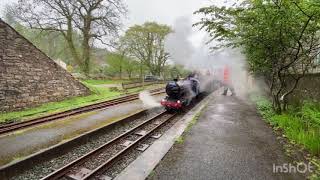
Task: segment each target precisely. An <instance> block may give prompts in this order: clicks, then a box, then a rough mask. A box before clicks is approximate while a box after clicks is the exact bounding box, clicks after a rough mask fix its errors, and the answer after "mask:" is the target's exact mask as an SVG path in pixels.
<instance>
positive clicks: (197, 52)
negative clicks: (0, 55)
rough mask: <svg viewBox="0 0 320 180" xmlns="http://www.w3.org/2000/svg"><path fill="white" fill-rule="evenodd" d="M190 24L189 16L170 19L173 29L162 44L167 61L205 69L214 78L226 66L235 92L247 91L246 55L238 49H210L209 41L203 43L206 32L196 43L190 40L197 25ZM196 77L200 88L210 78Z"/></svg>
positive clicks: (219, 74) (218, 76)
mask: <svg viewBox="0 0 320 180" xmlns="http://www.w3.org/2000/svg"><path fill="white" fill-rule="evenodd" d="M192 24H193V23H192V21H191V18H189V17H181V18H178V19H177V20H176V22H175V23H174V25H173V30H174V33H172V34H171V35H170V36H169V37H168V39H167V41H166V46H165V47H166V50H167V51H168V52H169V53H170V56H171V61H172V62H173V63H174V64H180V65H183V66H184V67H185V68H187V69H189V70H192V71H198V72H201V73H202V74H206V73H207V72H208V73H209V74H211V75H214V79H219V80H223V69H224V67H225V66H228V67H229V69H230V76H231V80H232V82H233V86H234V87H235V90H236V93H237V94H239V93H240V94H241V93H242V92H244V93H245V92H247V90H248V87H249V86H248V81H249V80H248V79H249V75H248V73H247V70H246V69H247V66H246V59H245V57H244V56H243V55H242V53H241V50H240V49H232V48H225V49H220V50H217V51H212V50H211V49H210V46H212V44H209V45H208V44H207V42H208V40H209V39H210V37H208V36H203V37H202V40H201V41H199V42H200V43H199V44H198V45H195V44H193V43H192V41H191V40H190V39H191V38H192V37H193V36H194V33H193V32H194V31H198V29H197V28H192ZM200 39H201V38H200ZM200 81H201V84H200V85H201V89H205V88H206V86H207V84H210V82H211V81H212V79H209V78H207V77H204V78H202V80H200ZM204 81H205V82H204Z"/></svg>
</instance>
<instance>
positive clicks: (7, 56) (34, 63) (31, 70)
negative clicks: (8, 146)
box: [0, 19, 90, 112]
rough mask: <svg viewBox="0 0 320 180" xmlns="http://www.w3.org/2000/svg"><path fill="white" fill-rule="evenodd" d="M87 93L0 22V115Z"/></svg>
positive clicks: (11, 29)
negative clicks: (0, 113) (4, 112)
mask: <svg viewBox="0 0 320 180" xmlns="http://www.w3.org/2000/svg"><path fill="white" fill-rule="evenodd" d="M48 43H50V42H48ZM89 93H90V91H89V90H88V88H87V87H85V86H84V85H83V84H81V83H80V82H79V81H77V80H76V79H75V78H74V77H73V76H72V75H71V74H69V73H68V72H67V71H66V70H64V69H63V68H61V67H60V66H59V65H57V64H56V63H55V62H54V61H53V60H52V59H50V58H49V57H48V56H47V55H46V54H44V53H43V52H42V51H40V50H39V49H38V48H37V47H35V46H34V45H33V44H32V43H31V42H29V41H28V40H27V39H25V38H24V37H23V36H21V35H20V34H19V33H18V32H16V31H15V30H14V29H13V28H12V27H10V26H9V25H8V24H6V23H5V22H3V21H2V20H1V19H0V112H1V111H2V112H3V111H14V110H20V109H24V108H28V107H34V106H38V105H40V104H43V103H46V102H53V101H60V100H63V99H65V98H68V97H73V96H81V95H87V94H89Z"/></svg>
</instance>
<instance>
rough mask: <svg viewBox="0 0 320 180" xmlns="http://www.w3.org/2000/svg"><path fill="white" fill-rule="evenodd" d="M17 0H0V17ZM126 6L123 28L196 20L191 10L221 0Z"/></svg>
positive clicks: (129, 0) (195, 37) (138, 1)
mask: <svg viewBox="0 0 320 180" xmlns="http://www.w3.org/2000/svg"><path fill="white" fill-rule="evenodd" d="M13 2H17V0H0V11H1V13H0V17H3V14H2V11H3V9H4V6H5V5H6V4H11V3H13ZM124 2H125V3H126V4H127V6H128V10H129V14H128V18H127V19H126V20H125V23H124V24H125V29H126V28H128V27H129V26H131V25H134V24H142V23H144V22H146V21H157V22H159V23H162V24H168V25H171V26H172V25H173V24H174V22H175V21H176V20H177V19H178V18H181V17H182V16H183V17H189V18H191V21H190V22H191V23H190V26H191V25H192V23H194V22H196V21H197V18H196V17H195V16H193V15H192V14H193V12H194V11H196V10H198V9H199V8H201V7H204V6H206V5H209V4H211V3H214V4H223V3H224V2H225V1H222V0H124ZM203 36H204V33H199V32H198V31H196V30H194V31H193V33H192V35H191V36H190V40H191V41H192V42H193V43H194V45H195V46H199V45H200V43H201V40H202V39H203Z"/></svg>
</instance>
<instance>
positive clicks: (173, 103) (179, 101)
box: [161, 75, 200, 111]
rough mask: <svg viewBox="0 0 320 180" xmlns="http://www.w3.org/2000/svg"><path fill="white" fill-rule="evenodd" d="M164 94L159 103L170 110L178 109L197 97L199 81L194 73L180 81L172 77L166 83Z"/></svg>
mask: <svg viewBox="0 0 320 180" xmlns="http://www.w3.org/2000/svg"><path fill="white" fill-rule="evenodd" d="M166 94H167V96H166V97H165V98H164V99H163V100H161V105H162V106H164V107H165V108H166V109H167V110H170V111H172V110H180V109H182V108H183V107H186V106H189V105H190V103H191V102H192V101H193V100H194V99H195V98H197V97H198V95H199V94H200V81H199V80H198V79H197V78H196V77H195V76H194V75H190V76H188V77H187V78H186V79H183V80H180V81H178V80H177V79H174V80H173V81H170V82H168V83H167V85H166Z"/></svg>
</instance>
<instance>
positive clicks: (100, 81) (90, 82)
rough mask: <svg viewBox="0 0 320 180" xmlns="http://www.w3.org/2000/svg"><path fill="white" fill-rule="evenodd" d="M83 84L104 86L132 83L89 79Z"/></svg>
mask: <svg viewBox="0 0 320 180" xmlns="http://www.w3.org/2000/svg"><path fill="white" fill-rule="evenodd" d="M82 82H84V83H88V84H91V85H102V84H121V83H127V82H130V80H108V79H107V80H95V79H87V80H83V81H82Z"/></svg>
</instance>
